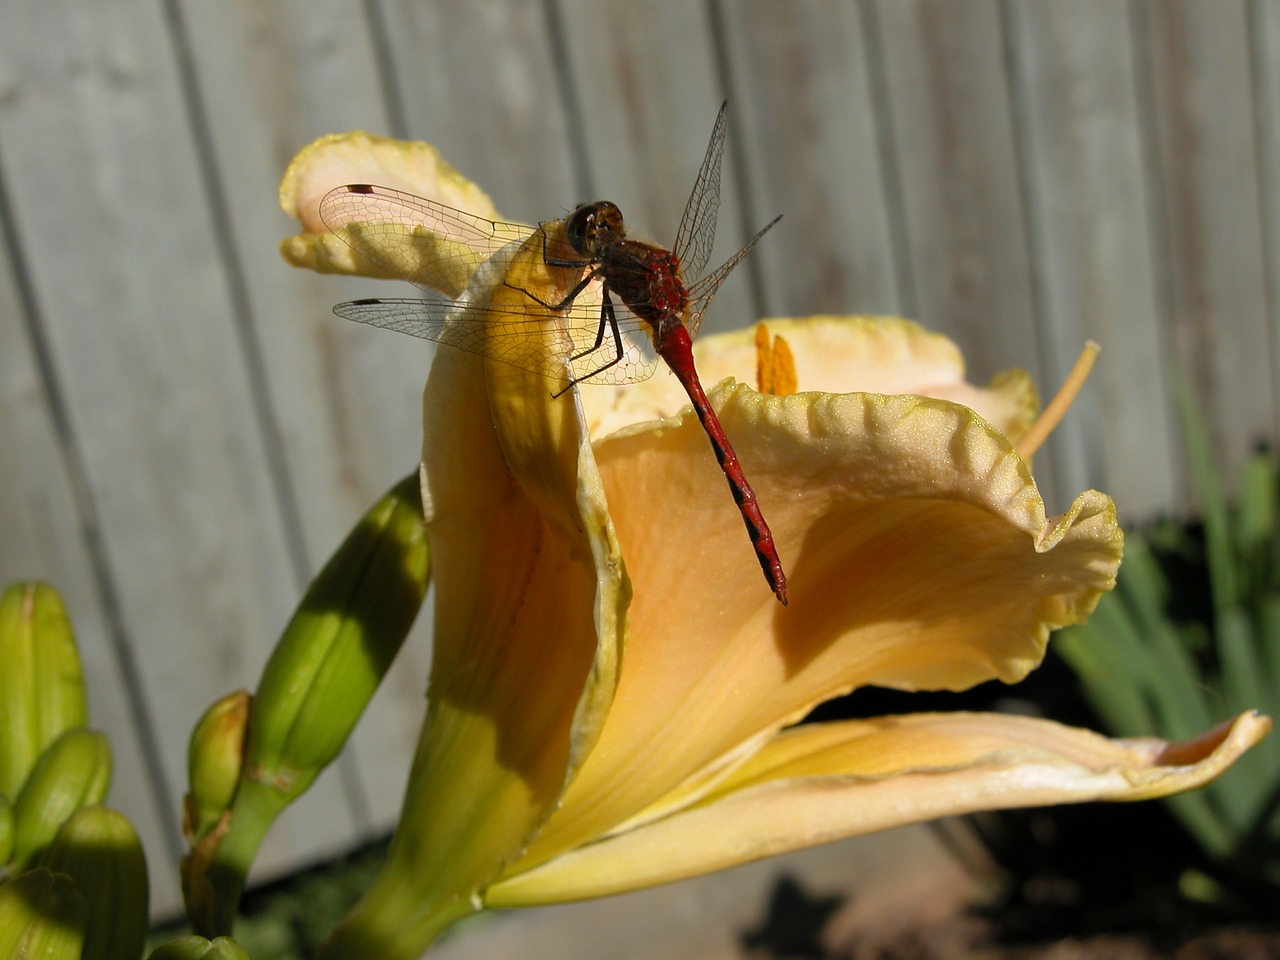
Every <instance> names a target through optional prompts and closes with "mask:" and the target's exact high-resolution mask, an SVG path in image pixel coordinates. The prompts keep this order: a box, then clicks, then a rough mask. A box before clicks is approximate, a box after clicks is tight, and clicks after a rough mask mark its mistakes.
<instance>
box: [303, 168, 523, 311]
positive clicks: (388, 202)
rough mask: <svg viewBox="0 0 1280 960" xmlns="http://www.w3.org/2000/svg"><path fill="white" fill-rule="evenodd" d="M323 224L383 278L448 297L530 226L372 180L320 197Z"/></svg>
mask: <svg viewBox="0 0 1280 960" xmlns="http://www.w3.org/2000/svg"><path fill="white" fill-rule="evenodd" d="M320 219H321V220H323V221H324V225H325V226H326V227H328V228H329V230H330V231H332V232H333V234H334V235H335V236H337V237H338V238H340V239H341V240H342V241H343V242H345V243H346V244H347V245H348V246H350V247H351V248H352V249H353V250H355V251H356V253H358V254H360V255H361V256H362V257H364V258H365V259H366V260H368V261H370V262H371V263H373V264H375V265H376V266H378V267H380V268H381V269H382V270H383V271H385V272H386V273H387V274H388V275H389V276H392V277H397V278H399V279H402V280H409V281H412V282H413V283H416V284H418V285H419V286H425V287H431V288H433V289H436V290H440V291H442V292H444V293H446V294H449V295H451V296H456V295H457V294H459V293H461V292H462V290H463V289H465V288H466V285H467V282H468V280H469V279H470V277H471V275H472V274H473V273H474V272H475V270H476V268H477V267H478V266H479V265H480V264H481V263H483V262H484V261H485V260H487V259H489V258H490V257H491V256H493V255H494V254H495V253H497V252H498V251H499V250H501V249H502V248H503V247H504V246H506V245H507V244H509V243H511V242H513V241H524V240H526V239H527V238H528V237H529V236H531V235H532V234H533V232H534V230H535V229H536V228H534V227H529V226H526V225H524V224H519V223H505V222H503V221H501V220H489V219H487V218H485V217H478V216H476V215H475V214H471V213H466V212H465V211H462V210H455V209H454V208H453V207H449V206H445V205H444V204H443V203H437V202H436V201H434V200H427V199H425V198H423V197H415V196H414V195H413V194H411V193H405V192H403V191H401V190H393V189H392V188H390V187H381V186H377V185H375V184H347V185H346V186H342V187H338V188H336V189H334V190H330V191H329V192H328V193H327V194H325V196H324V198H323V199H322V200H321V201H320Z"/></svg>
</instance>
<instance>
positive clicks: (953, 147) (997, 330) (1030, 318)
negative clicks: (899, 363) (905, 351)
mask: <svg viewBox="0 0 1280 960" xmlns="http://www.w3.org/2000/svg"><path fill="white" fill-rule="evenodd" d="M865 9H866V10H867V11H868V12H873V13H874V17H875V21H876V42H879V43H881V44H882V57H881V59H882V62H883V63H884V66H885V74H886V75H885V88H886V92H887V96H888V110H889V119H890V122H891V124H892V131H893V139H894V142H893V144H892V157H893V162H894V164H895V165H896V167H897V169H898V171H899V178H900V181H901V184H902V195H903V211H902V216H903V218H904V232H905V235H906V245H907V249H908V251H909V254H910V259H911V262H910V277H911V280H910V283H911V295H910V299H909V302H913V303H914V304H915V311H914V312H915V315H916V319H918V320H920V321H921V322H923V323H925V324H927V325H928V326H930V327H932V328H934V329H937V330H940V331H942V332H944V333H946V334H948V335H950V336H952V337H955V338H956V339H957V340H958V341H959V342H960V344H961V346H962V347H963V348H964V350H965V353H966V355H967V356H968V357H970V358H971V361H972V365H973V367H974V372H975V373H976V374H978V375H982V374H984V373H986V372H995V371H996V370H999V369H1002V368H1004V367H1008V366H1029V367H1030V368H1031V369H1032V371H1033V373H1037V374H1038V373H1039V370H1038V369H1037V368H1038V366H1039V365H1038V362H1037V361H1038V354H1039V344H1038V342H1037V338H1036V329H1035V305H1034V302H1033V297H1032V291H1031V272H1030V265H1029V262H1028V257H1027V250H1026V241H1027V230H1026V223H1025V220H1024V217H1023V212H1022V206H1021V198H1020V193H1019V166H1018V162H1019V161H1018V156H1017V150H1016V145H1015V142H1014V133H1013V128H1012V123H1011V119H1012V112H1011V106H1010V102H1009V91H1008V87H1007V84H1006V75H1005V72H1004V69H1003V61H1004V40H1003V35H1002V29H1001V23H1000V17H999V8H998V6H997V4H996V3H995V2H993V0H981V2H973V3H968V4H965V5H964V10H963V14H960V13H959V12H958V11H957V8H955V7H954V6H953V5H951V4H949V3H946V2H940V0H907V2H902V0H888V2H877V3H872V4H868V5H867V6H866V7H865Z"/></svg>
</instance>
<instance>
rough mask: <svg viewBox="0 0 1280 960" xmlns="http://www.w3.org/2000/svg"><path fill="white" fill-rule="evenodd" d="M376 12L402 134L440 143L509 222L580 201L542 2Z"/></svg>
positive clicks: (508, 0) (405, 1) (406, 6)
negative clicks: (382, 21)
mask: <svg viewBox="0 0 1280 960" xmlns="http://www.w3.org/2000/svg"><path fill="white" fill-rule="evenodd" d="M382 9H383V11H384V15H385V17H386V20H387V39H388V45H389V47H390V50H391V53H392V57H391V61H390V63H389V64H388V67H389V75H390V77H391V79H392V81H393V83H394V87H395V90H396V94H395V96H396V99H397V101H398V102H399V104H400V106H401V112H402V114H403V117H402V122H403V123H404V124H405V127H406V131H405V133H406V135H408V136H411V137H414V138H416V139H422V140H427V141H428V142H430V143H433V144H435V145H436V146H437V147H439V148H440V151H441V153H443V154H444V156H445V158H446V159H447V160H448V161H449V162H450V163H452V164H453V165H454V166H456V167H457V168H458V169H459V170H461V171H462V172H463V173H464V174H465V175H466V176H468V177H470V178H471V179H472V180H474V181H475V182H476V183H478V184H480V186H482V187H483V188H484V189H485V190H486V191H488V193H489V194H490V196H492V197H493V200H494V203H495V204H496V205H497V207H498V209H499V210H500V211H502V214H503V216H504V217H507V218H508V219H512V220H518V221H521V222H524V223H537V222H538V221H540V220H550V219H552V218H554V217H557V216H560V215H561V214H562V212H563V211H564V210H565V209H566V208H571V207H572V206H573V204H574V203H575V202H577V201H578V200H580V199H582V196H581V189H582V185H581V184H579V183H578V182H577V180H578V176H577V169H576V166H577V164H576V161H575V159H574V149H575V147H574V144H573V142H572V140H571V134H570V118H569V116H568V113H567V110H566V105H565V103H564V99H563V96H562V93H563V91H562V88H561V65H559V64H558V63H557V61H556V53H555V48H554V44H553V35H552V34H553V31H554V29H555V24H554V22H548V19H547V17H546V15H545V14H546V6H545V5H544V4H537V3H527V2H523V0H489V2H486V3H483V4H425V3H415V2H413V0H396V2H389V3H385V4H384V5H383V7H382Z"/></svg>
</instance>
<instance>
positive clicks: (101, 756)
mask: <svg viewBox="0 0 1280 960" xmlns="http://www.w3.org/2000/svg"><path fill="white" fill-rule="evenodd" d="M110 784H111V747H110V745H109V744H108V743H107V738H106V737H104V736H103V735H102V734H101V733H98V732H97V731H96V730H89V729H87V728H86V727H77V728H76V729H74V730H68V731H67V732H66V733H64V734H63V735H62V736H60V737H59V738H58V739H57V740H55V741H54V742H53V743H52V744H50V746H49V748H48V749H47V750H45V752H44V753H43V754H42V755H41V757H40V760H39V761H38V762H37V763H36V767H35V769H34V770H32V771H31V776H29V777H28V778H27V782H26V783H25V784H23V786H22V792H20V793H19V794H18V798H17V800H16V801H14V805H13V808H14V850H13V853H14V861H15V862H16V863H17V865H18V869H19V870H23V869H25V868H26V867H27V866H29V865H30V864H31V863H32V862H33V861H34V860H35V859H36V857H38V856H40V854H41V853H43V852H44V849H45V847H47V846H48V845H49V843H50V842H51V841H52V840H53V838H54V835H55V834H56V833H57V832H58V829H59V828H60V827H61V826H62V825H63V824H64V823H65V822H66V821H67V818H68V817H70V816H71V815H72V814H73V813H75V812H76V811H77V810H79V809H80V808H81V807H86V806H89V805H90V804H94V803H101V802H102V799H103V797H105V796H106V795H107V787H108V786H110Z"/></svg>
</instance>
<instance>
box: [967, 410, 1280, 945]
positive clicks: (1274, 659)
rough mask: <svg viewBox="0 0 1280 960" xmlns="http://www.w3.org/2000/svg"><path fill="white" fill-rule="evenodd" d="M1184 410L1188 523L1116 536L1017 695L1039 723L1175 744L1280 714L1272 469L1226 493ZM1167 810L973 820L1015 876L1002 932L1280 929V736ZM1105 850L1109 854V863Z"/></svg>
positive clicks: (1257, 465)
mask: <svg viewBox="0 0 1280 960" xmlns="http://www.w3.org/2000/svg"><path fill="white" fill-rule="evenodd" d="M1177 396H1178V406H1179V415H1180V419H1181V424H1182V431H1183V436H1184V443H1185V447H1186V453H1187V459H1188V466H1189V467H1190V476H1191V478H1192V482H1193V484H1194V494H1195V498H1196V502H1197V503H1198V514H1197V515H1196V516H1194V517H1192V518H1165V519H1162V520H1160V521H1158V522H1156V523H1154V524H1152V525H1150V526H1147V527H1143V528H1139V529H1130V530H1126V535H1125V557H1124V563H1123V565H1122V566H1121V568H1120V574H1119V576H1118V578H1117V586H1116V589H1115V590H1114V591H1113V592H1112V593H1110V594H1108V595H1105V596H1104V597H1103V598H1102V600H1101V602H1100V603H1099V604H1098V608H1097V610H1096V611H1095V612H1094V614H1093V615H1092V616H1091V617H1090V619H1089V620H1088V622H1086V623H1084V624H1080V625H1077V626H1073V627H1069V628H1067V629H1065V630H1062V631H1060V632H1059V633H1058V634H1056V635H1055V637H1054V639H1053V642H1052V643H1051V644H1050V650H1051V652H1052V653H1055V654H1056V655H1057V656H1056V657H1050V659H1049V660H1048V661H1047V662H1046V665H1045V668H1044V669H1043V670H1041V671H1040V672H1039V674H1038V675H1037V676H1036V677H1035V678H1033V680H1032V684H1031V686H1030V687H1029V688H1028V690H1026V691H1024V694H1028V693H1029V694H1030V695H1031V696H1032V697H1033V698H1034V700H1035V704H1034V706H1035V709H1038V710H1040V711H1043V712H1044V713H1046V714H1047V715H1049V716H1053V717H1055V718H1057V719H1062V720H1064V721H1066V722H1079V723H1083V724H1086V725H1093V726H1096V727H1099V728H1101V729H1103V730H1106V731H1109V732H1111V733H1113V734H1116V735H1120V736H1129V737H1141V736H1152V737H1156V736H1159V737H1167V738H1171V739H1179V738H1185V737H1190V736H1194V735H1195V731H1197V730H1205V729H1207V728H1208V727H1210V726H1211V725H1212V724H1213V723H1215V722H1217V721H1221V720H1223V719H1225V718H1227V717H1229V716H1231V715H1232V713H1233V711H1238V710H1240V709H1243V708H1245V707H1244V705H1246V704H1247V705H1248V707H1256V708H1258V709H1259V710H1261V711H1263V712H1265V713H1269V714H1273V713H1274V711H1275V710H1276V709H1277V707H1278V706H1280V460H1278V459H1277V457H1276V455H1275V453H1274V452H1270V451H1267V450H1258V451H1256V452H1255V453H1254V454H1253V455H1252V456H1251V457H1249V458H1248V459H1247V460H1246V461H1245V463H1244V464H1243V465H1242V467H1241V468H1240V470H1239V471H1238V475H1237V476H1236V478H1235V483H1234V484H1231V483H1229V482H1228V478H1226V477H1224V476H1223V474H1222V471H1221V469H1220V468H1219V465H1218V460H1217V458H1216V457H1215V455H1214V453H1213V448H1212V444H1211V440H1210V437H1209V434H1208V431H1207V429H1206V427H1205V422H1204V418H1203V415H1202V413H1201V412H1200V410H1199V408H1198V407H1197V405H1196V403H1195V401H1194V400H1193V399H1192V397H1191V394H1190V391H1189V390H1188V389H1186V387H1185V385H1184V386H1182V387H1181V388H1180V389H1179V390H1178V391H1177ZM1229 489H1231V490H1233V491H1234V492H1233V494H1232V495H1228V490H1229ZM1072 673H1074V675H1075V679H1078V681H1079V684H1078V686H1077V684H1075V683H1073V682H1072V679H1073V678H1072V677H1071V674H1072ZM1086 713H1092V714H1093V715H1094V718H1095V719H1094V720H1091V719H1090V718H1089V717H1088V716H1086V715H1085V714H1086ZM1162 804H1163V808H1164V810H1163V811H1161V810H1160V809H1159V808H1155V807H1148V806H1146V805H1142V806H1123V805H1118V806H1113V807H1108V808H1107V809H1105V810H1097V811H1094V813H1095V814H1096V815H1095V816H1094V817H1093V818H1091V819H1090V820H1089V821H1088V822H1085V821H1084V820H1082V819H1081V818H1080V817H1079V811H1077V810H1072V809H1070V808H1066V807H1059V808H1054V809H1051V810H1031V811H1011V812H1006V813H998V814H991V815H984V816H982V817H979V818H975V822H976V824H977V826H978V830H979V833H980V834H981V836H982V838H983V840H984V841H985V843H986V844H987V846H988V848H989V849H990V850H991V852H992V853H993V855H994V856H995V858H996V860H997V861H998V863H999V864H1000V865H1001V866H1002V867H1003V868H1004V869H1005V870H1006V871H1008V873H1009V884H1008V888H1007V890H1006V892H1005V894H1004V895H1003V898H1002V900H1001V902H1000V904H999V910H1000V911H1002V912H1003V914H1004V922H1005V923H1006V929H1016V928H1018V927H1021V928H1022V929H1023V930H1024V931H1025V932H1029V931H1033V930H1034V931H1038V932H1039V933H1041V934H1049V933H1051V932H1052V931H1054V930H1079V929H1080V922H1081V919H1082V918H1083V917H1086V916H1089V917H1092V918H1093V920H1092V922H1093V923H1095V924H1097V925H1100V926H1101V927H1106V928H1117V927H1125V926H1136V925H1142V924H1148V925H1149V924H1153V923H1154V924H1163V925H1165V926H1166V927H1167V928H1173V927H1177V926H1181V925H1186V924H1188V923H1191V922H1194V919H1195V918H1197V917H1199V918H1204V917H1206V916H1217V917H1222V916H1224V915H1226V916H1230V917H1234V918H1237V919H1244V920H1256V921H1268V920H1273V919H1274V917H1275V916H1276V911H1277V908H1278V907H1280V738H1277V737H1274V736H1272V737H1270V738H1268V739H1267V740H1266V741H1264V742H1263V743H1262V744H1260V745H1259V747H1258V748H1257V749H1256V750H1255V751H1253V752H1252V753H1251V754H1250V755H1249V756H1248V757H1245V758H1244V759H1243V761H1242V762H1241V763H1239V764H1237V765H1236V767H1235V769H1232V770H1230V771H1228V772H1227V773H1226V774H1225V775H1224V776H1222V777H1221V778H1220V779H1218V780H1217V781H1215V782H1214V783H1212V784H1210V785H1209V786H1207V787H1205V788H1204V789H1203V790H1198V791H1195V792H1192V793H1187V794H1182V795H1180V796H1176V797H1166V798H1164V799H1163V800H1162ZM1100 835H1101V836H1105V837H1107V838H1109V839H1108V840H1107V843H1108V844H1109V845H1110V846H1111V850H1110V855H1109V856H1108V857H1107V858H1105V862H1103V863H1099V862H1098V859H1097V857H1096V856H1095V854H1096V851H1097V849H1098V847H1097V844H1098V837H1099V836H1100ZM1119 863H1123V864H1126V865H1128V866H1127V867H1126V869H1122V870H1117V869H1116V865H1117V864H1119Z"/></svg>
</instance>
